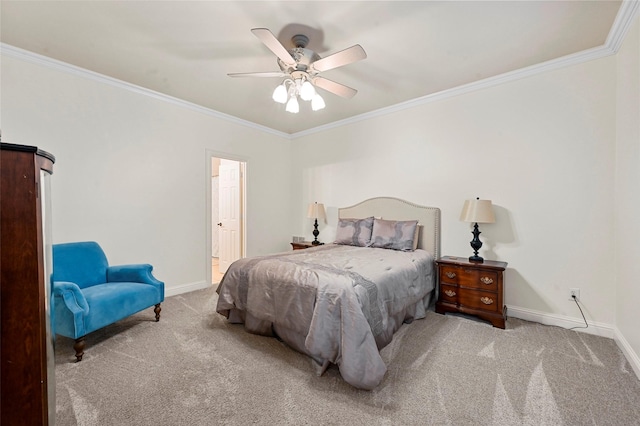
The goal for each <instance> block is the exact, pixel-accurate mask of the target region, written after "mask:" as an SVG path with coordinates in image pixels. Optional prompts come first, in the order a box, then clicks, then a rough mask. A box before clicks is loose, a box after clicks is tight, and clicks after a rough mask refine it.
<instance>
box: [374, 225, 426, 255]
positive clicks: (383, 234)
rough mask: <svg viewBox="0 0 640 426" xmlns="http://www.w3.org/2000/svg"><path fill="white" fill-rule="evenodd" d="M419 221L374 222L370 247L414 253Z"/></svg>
mask: <svg viewBox="0 0 640 426" xmlns="http://www.w3.org/2000/svg"><path fill="white" fill-rule="evenodd" d="M417 228H418V221H417V220H404V221H399V220H382V219H375V220H374V221H373V230H372V232H371V244H369V246H370V247H377V248H386V249H392V250H401V251H413V250H414V248H413V242H414V240H416V229H417Z"/></svg>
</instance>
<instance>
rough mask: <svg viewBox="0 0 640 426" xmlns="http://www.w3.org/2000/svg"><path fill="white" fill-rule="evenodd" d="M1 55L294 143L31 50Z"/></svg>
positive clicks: (2, 46)
mask: <svg viewBox="0 0 640 426" xmlns="http://www.w3.org/2000/svg"><path fill="white" fill-rule="evenodd" d="M0 52H2V54H3V55H6V56H7V57H10V58H15V59H19V60H22V61H25V62H30V63H33V64H37V65H40V66H43V67H46V68H50V69H54V70H57V71H61V72H64V73H67V74H71V75H75V76H77V77H82V78H86V79H89V80H93V81H96V82H98V83H102V84H106V85H109V86H113V87H117V88H119V89H123V90H127V91H129V92H133V93H137V94H139V95H144V96H148V97H150V98H154V99H157V100H160V101H163V102H167V103H170V104H173V105H176V106H178V107H181V108H186V109H189V110H192V111H195V112H199V113H201V114H204V115H208V116H210V117H215V118H218V119H220V120H224V121H228V122H231V123H234V124H238V125H240V126H244V127H249V128H252V129H254V130H258V131H261V132H264V133H270V134H272V135H276V136H279V137H281V138H285V139H291V135H290V134H288V133H285V132H281V131H279V130H275V129H272V128H270V127H267V126H262V125H260V124H256V123H253V122H251V121H248V120H243V119H241V118H238V117H234V116H232V115H229V114H225V113H222V112H219V111H216V110H213V109H211V108H205V107H203V106H200V105H197V104H194V103H192V102H187V101H185V100H182V99H179V98H175V97H173V96H169V95H166V94H164V93H160V92H156V91H154V90H151V89H146V88H144V87H141V86H137V85H135V84H131V83H127V82H126V81H122V80H118V79H117V78H113V77H109V76H106V75H104V74H100V73H97V72H94V71H90V70H88V69H85V68H81V67H78V66H75V65H71V64H69V63H66V62H62V61H58V60H57V59H53V58H49V57H47V56H43V55H39V54H37V53H33V52H30V51H28V50H24V49H20V48H19V47H15V46H11V45H9V44H6V43H0Z"/></svg>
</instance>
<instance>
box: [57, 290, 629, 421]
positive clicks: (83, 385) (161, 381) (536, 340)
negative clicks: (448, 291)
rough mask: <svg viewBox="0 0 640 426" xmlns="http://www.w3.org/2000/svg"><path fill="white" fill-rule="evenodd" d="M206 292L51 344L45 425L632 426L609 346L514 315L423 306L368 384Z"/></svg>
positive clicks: (625, 369)
mask: <svg viewBox="0 0 640 426" xmlns="http://www.w3.org/2000/svg"><path fill="white" fill-rule="evenodd" d="M215 301H216V294H215V292H214V291H213V289H206V290H200V291H196V292H193V293H188V294H184V295H180V296H174V297H171V298H168V299H167V300H166V301H165V303H163V306H162V318H161V320H160V322H158V323H156V322H154V321H153V311H152V309H149V310H147V311H144V312H142V313H139V314H137V315H135V316H133V317H131V318H129V319H127V320H124V321H121V322H120V323H118V324H115V325H112V326H109V327H107V328H105V329H103V330H100V331H98V332H95V333H93V334H91V335H89V336H88V338H87V348H86V351H85V352H86V353H85V356H84V360H83V361H82V362H80V363H74V362H72V361H73V359H74V352H73V349H72V343H73V342H72V341H71V340H69V339H65V338H62V337H58V340H57V343H56V381H57V382H56V393H57V399H56V405H57V419H56V425H58V426H66V425H82V426H85V425H101V426H105V425H118V426H122V425H171V426H175V425H218V424H220V425H223V424H224V425H246V424H257V425H430V424H432V425H640V381H639V380H638V378H637V377H636V376H635V374H634V373H633V370H632V369H631V366H630V365H629V364H628V363H627V361H626V359H625V358H624V356H623V355H622V353H621V351H620V350H619V349H618V348H617V346H616V344H615V342H613V341H612V340H610V339H605V338H601V337H596V336H592V335H588V334H584V333H578V332H575V331H568V330H563V329H560V328H557V327H548V326H543V325H539V324H536V323H530V322H526V321H521V320H517V319H513V318H511V319H509V320H508V321H507V329H506V330H500V329H496V328H493V327H491V326H490V325H487V324H485V323H483V322H477V321H472V320H469V319H466V318H461V317H456V316H452V315H447V316H443V315H438V314H436V313H434V312H429V315H428V316H427V318H425V319H423V320H419V321H415V322H414V323H413V324H410V325H404V326H403V327H402V328H401V329H400V330H399V332H398V333H397V334H396V336H395V338H394V340H393V342H392V343H391V345H389V346H388V347H386V348H384V349H383V350H382V355H383V358H384V360H385V362H386V363H387V365H388V368H389V370H388V372H387V374H386V376H385V379H384V381H383V382H382V384H381V385H380V386H379V387H378V388H377V389H375V390H373V391H361V390H357V389H355V388H353V387H351V386H350V385H348V384H346V383H345V382H344V381H343V380H342V379H341V378H340V374H339V372H338V370H337V368H335V367H332V368H330V369H329V370H328V371H327V372H326V373H325V374H324V375H323V376H320V377H318V376H316V375H315V373H314V368H313V366H312V364H311V362H310V360H309V358H308V357H306V356H304V355H301V354H299V353H297V352H294V351H293V350H291V349H289V348H288V347H286V346H285V345H283V344H282V343H280V342H279V341H278V340H276V339H274V338H268V337H262V336H256V335H251V334H249V333H247V332H245V331H244V329H243V328H242V326H238V325H231V324H228V323H227V322H226V320H225V319H224V318H223V317H221V316H220V315H218V314H216V313H215Z"/></svg>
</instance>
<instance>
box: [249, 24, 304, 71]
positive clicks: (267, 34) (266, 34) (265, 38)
mask: <svg viewBox="0 0 640 426" xmlns="http://www.w3.org/2000/svg"><path fill="white" fill-rule="evenodd" d="M251 32H252V33H253V34H255V36H256V37H258V38H259V39H260V41H261V42H262V43H263V44H264V45H265V46H267V47H268V48H269V50H271V51H272V52H273V53H275V55H276V56H277V57H278V58H280V60H282V62H284V63H285V64H286V65H289V66H295V65H296V60H295V59H293V57H292V56H291V54H290V53H289V52H288V51H287V49H285V47H284V46H283V45H282V44H281V43H280V42H279V41H278V39H277V38H276V36H274V35H273V33H272V32H271V31H269V30H268V29H266V28H254V29H252V30H251Z"/></svg>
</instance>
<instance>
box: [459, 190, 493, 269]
mask: <svg viewBox="0 0 640 426" xmlns="http://www.w3.org/2000/svg"><path fill="white" fill-rule="evenodd" d="M460 220H461V221H463V222H472V223H473V222H475V225H473V231H472V232H471V233H472V234H473V240H471V248H473V251H474V254H473V256H471V257H469V261H470V262H478V263H482V262H484V259H483V258H482V257H480V256H478V250H480V248H481V247H482V241H480V238H479V236H480V231H479V230H478V223H494V222H495V221H496V217H495V215H494V214H493V206H492V205H491V200H481V199H480V198H476V199H475V200H466V201H465V202H464V206H463V207H462V213H460Z"/></svg>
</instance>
